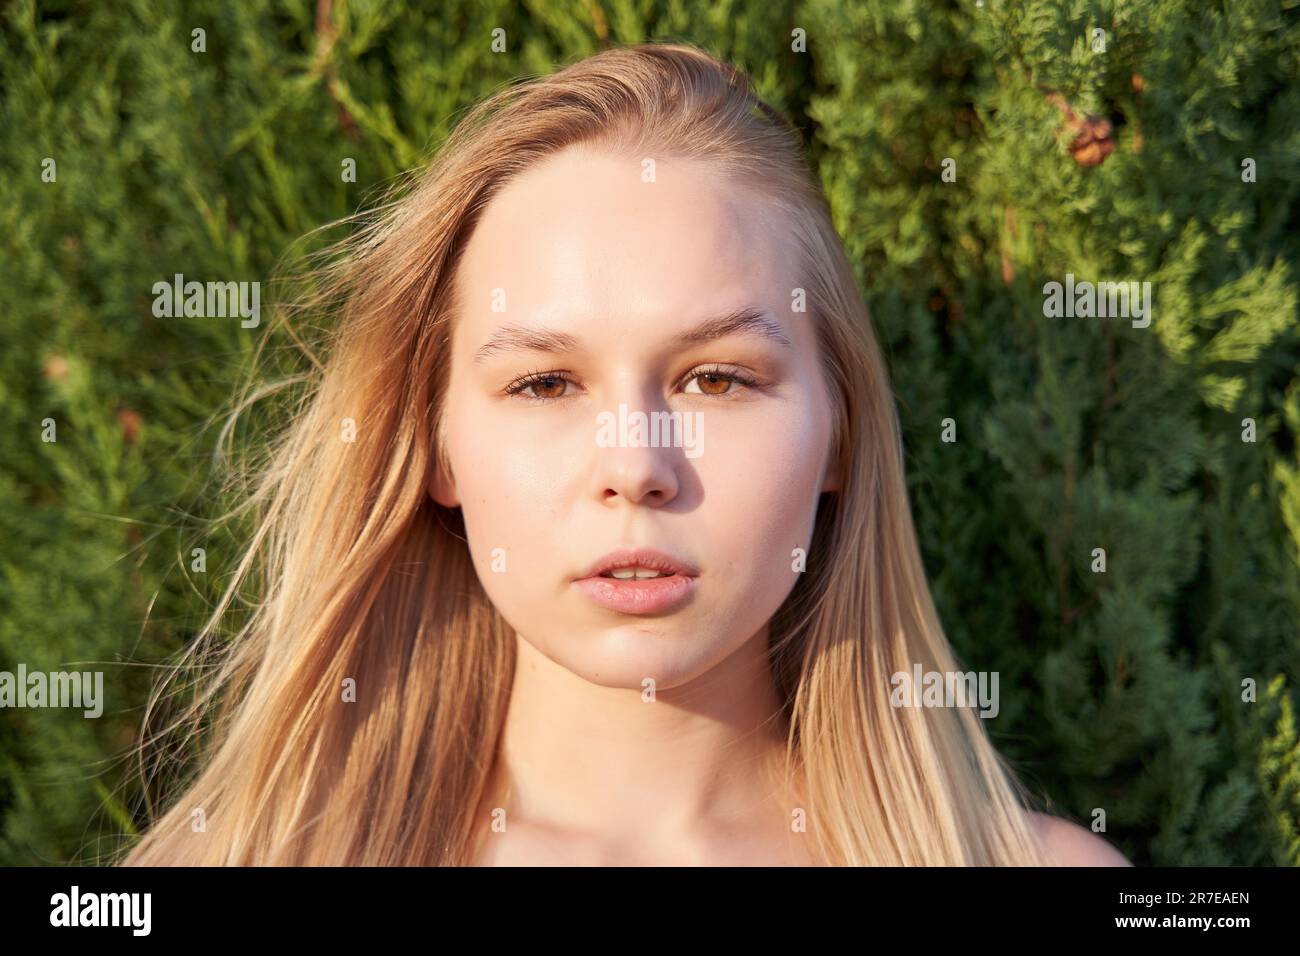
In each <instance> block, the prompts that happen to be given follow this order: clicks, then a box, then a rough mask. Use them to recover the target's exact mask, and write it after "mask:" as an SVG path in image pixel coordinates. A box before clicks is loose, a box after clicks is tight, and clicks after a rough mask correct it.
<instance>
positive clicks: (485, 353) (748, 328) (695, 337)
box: [474, 306, 790, 365]
mask: <svg viewBox="0 0 1300 956" xmlns="http://www.w3.org/2000/svg"><path fill="white" fill-rule="evenodd" d="M729 335H753V336H758V337H760V338H764V339H768V340H770V341H773V342H776V343H777V344H779V345H784V346H786V347H787V348H788V347H789V345H790V340H789V339H788V338H787V337H786V334H785V330H784V329H782V328H781V323H780V322H778V321H777V320H776V319H775V318H774V317H773V316H772V314H771V313H770V312H768V311H767V310H765V309H757V308H753V307H750V306H746V307H743V308H740V309H736V310H735V311H733V312H728V313H727V314H725V315H720V316H717V317H715V318H711V319H705V320H704V321H703V322H701V323H700V324H699V325H697V326H695V328H693V329H690V330H689V331H686V332H683V333H682V334H681V335H678V336H677V337H676V338H674V339H673V345H674V347H676V348H685V347H687V346H693V345H704V344H705V343H708V342H712V341H715V340H716V339H722V338H726V337H727V336H729ZM579 348H580V345H579V342H578V340H577V339H576V338H575V337H574V336H572V335H569V334H568V333H567V332H555V331H552V330H550V329H529V328H524V327H523V326H519V325H503V326H501V327H500V328H498V329H497V330H496V331H494V332H493V333H492V335H491V336H490V337H489V338H488V340H487V342H485V343H484V344H483V345H481V346H479V348H478V351H476V352H475V353H474V364H475V365H481V364H483V362H485V361H487V359H488V358H490V357H491V356H493V355H496V354H499V353H502V352H552V353H559V352H576V351H578V350H579Z"/></svg>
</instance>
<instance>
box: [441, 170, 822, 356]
mask: <svg viewBox="0 0 1300 956" xmlns="http://www.w3.org/2000/svg"><path fill="white" fill-rule="evenodd" d="M650 158H653V159H654V165H653V179H652V180H648V174H647V172H646V171H647V169H648V168H649V167H648V166H647V165H646V164H645V163H644V162H643V159H642V158H639V157H629V156H622V155H617V154H614V153H609V152H604V151H598V150H593V149H588V148H585V147H570V148H568V149H565V150H562V151H561V152H559V153H557V154H555V155H553V156H550V157H548V158H547V159H545V160H543V161H542V162H540V163H539V164H537V165H535V166H533V167H531V168H530V169H528V170H527V171H525V172H524V173H522V174H521V175H520V176H518V177H516V178H515V179H514V180H512V181H511V182H510V183H508V184H507V185H506V186H505V188H504V189H502V191H501V192H500V193H498V194H497V195H496V196H495V197H494V198H493V199H492V201H491V202H490V203H489V204H488V206H487V208H486V209H485V210H484V212H483V215H482V217H481V218H480V220H479V222H478V223H477V225H476V227H475V229H474V232H473V235H472V237H471V239H470V242H469V245H468V246H467V247H466V249H465V252H464V256H463V258H462V260H461V262H460V266H459V269H458V271H457V276H456V282H457V286H458V291H459V297H458V298H459V301H460V302H461V303H462V305H463V306H464V309H463V313H464V314H463V320H464V321H465V322H467V323H472V324H474V325H475V326H476V327H477V328H479V329H480V330H482V329H484V328H490V327H493V326H495V325H497V324H499V323H500V322H502V321H505V320H506V319H507V318H509V319H512V320H520V319H525V320H528V319H534V318H536V319H539V320H540V319H545V318H548V317H549V318H550V319H551V320H552V321H553V322H558V321H559V320H560V319H562V318H570V319H572V318H581V317H584V316H586V317H589V318H601V319H603V320H604V321H605V322H606V323H608V322H609V321H611V320H612V319H614V318H617V317H620V316H626V317H635V316H644V317H652V318H654V319H656V320H659V321H663V322H667V323H671V324H673V325H674V327H675V326H676V324H678V323H679V322H681V323H689V321H690V320H691V319H692V318H693V317H696V316H698V315H700V314H703V313H712V312H718V311H720V310H725V309H726V308H728V307H730V306H732V305H735V304H736V303H738V302H740V301H744V302H746V303H749V304H755V305H763V306H767V307H770V308H771V309H772V311H773V312H774V313H775V314H776V315H778V316H781V315H783V314H785V315H788V314H789V309H790V295H791V289H792V288H793V286H795V285H797V284H798V283H797V281H796V280H795V278H794V275H795V270H794V261H795V260H794V256H793V255H792V252H791V248H790V240H789V230H788V228H787V225H786V224H785V223H784V222H783V217H782V215H781V214H780V212H779V211H778V210H777V209H776V207H774V206H773V205H771V204H769V203H768V202H766V201H764V200H763V198H762V196H761V195H760V194H759V193H757V192H756V191H755V190H753V189H752V188H750V187H748V186H745V185H743V184H741V183H740V182H738V181H737V180H735V179H733V178H731V177H728V176H726V175H725V174H724V173H722V172H720V171H718V170H717V169H715V168H713V167H711V166H710V165H708V164H707V163H705V162H701V161H699V160H691V159H683V158H673V157H650ZM494 297H495V299H496V300H498V301H499V300H502V299H503V300H504V311H505V313H506V314H505V315H502V314H501V306H497V307H496V309H495V310H494V308H493V305H492V303H493V301H494Z"/></svg>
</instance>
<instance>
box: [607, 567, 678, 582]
mask: <svg viewBox="0 0 1300 956" xmlns="http://www.w3.org/2000/svg"><path fill="white" fill-rule="evenodd" d="M606 573H607V574H608V575H609V576H610V577H611V578H618V579H619V580H620V581H628V580H631V579H632V578H636V579H637V580H638V581H639V580H641V579H642V578H662V577H668V575H666V574H663V573H662V572H659V571H651V570H649V569H647V568H617V569H615V570H613V571H608V572H606Z"/></svg>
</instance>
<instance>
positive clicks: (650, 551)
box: [578, 548, 699, 580]
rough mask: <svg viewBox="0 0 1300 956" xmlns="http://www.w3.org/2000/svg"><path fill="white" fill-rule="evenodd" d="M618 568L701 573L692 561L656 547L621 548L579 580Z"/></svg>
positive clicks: (596, 564)
mask: <svg viewBox="0 0 1300 956" xmlns="http://www.w3.org/2000/svg"><path fill="white" fill-rule="evenodd" d="M618 568H646V569H647V570H650V571H659V572H661V573H663V574H680V575H682V576H684V577H695V576H696V575H697V574H699V571H698V570H697V569H696V568H695V567H694V565H692V564H691V563H690V562H688V561H682V560H681V559H680V558H674V557H673V556H672V555H669V554H665V553H664V552H663V551H657V550H655V549H654V548H620V549H619V550H617V551H611V552H610V553H609V554H607V555H605V556H604V557H603V558H600V559H598V560H596V561H595V562H593V563H592V564H591V565H589V566H588V567H587V569H586V570H585V571H583V572H582V573H581V574H579V575H578V580H581V579H583V578H594V577H599V576H600V575H602V574H604V573H605V572H606V571H614V570H616V569H618Z"/></svg>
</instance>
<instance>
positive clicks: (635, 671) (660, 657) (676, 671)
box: [566, 623, 726, 693]
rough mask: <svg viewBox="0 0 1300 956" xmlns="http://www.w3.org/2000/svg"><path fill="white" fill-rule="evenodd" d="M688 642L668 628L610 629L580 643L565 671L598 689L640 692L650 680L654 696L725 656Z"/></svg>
mask: <svg viewBox="0 0 1300 956" xmlns="http://www.w3.org/2000/svg"><path fill="white" fill-rule="evenodd" d="M690 640H691V639H690V638H689V636H688V635H687V634H686V633H685V632H684V631H682V630H679V629H678V628H675V627H673V626H672V625H671V624H664V625H647V624H644V623H638V624H629V625H623V626H620V627H613V628H609V629H607V630H605V631H603V632H602V633H599V634H593V635H591V637H590V638H589V639H587V640H584V641H583V642H582V647H581V649H580V650H576V652H575V653H574V654H573V655H572V657H571V658H570V660H569V663H568V664H566V666H567V667H568V669H569V670H571V671H572V672H573V673H575V674H577V675H579V676H580V677H582V678H584V679H585V680H588V681H590V682H591V683H593V684H598V685H600V686H601V687H623V688H628V689H634V690H637V691H641V690H643V689H644V684H643V682H644V681H645V680H646V679H647V678H651V679H653V680H654V687H655V691H656V692H657V693H658V692H662V691H665V690H669V689H671V688H673V687H677V686H679V685H681V684H685V683H687V682H689V681H691V680H693V679H694V678H696V677H698V676H700V675H701V674H703V673H706V672H707V671H708V670H709V669H710V668H711V667H713V666H714V665H715V664H716V663H718V661H720V660H721V659H722V658H724V657H725V656H726V655H725V654H724V653H722V651H721V650H719V651H717V652H716V653H713V654H710V653H708V649H706V648H701V647H699V646H692V645H691V644H690V643H689V642H690Z"/></svg>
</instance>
